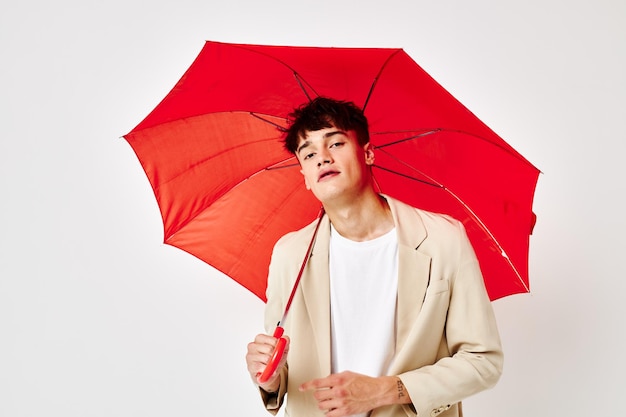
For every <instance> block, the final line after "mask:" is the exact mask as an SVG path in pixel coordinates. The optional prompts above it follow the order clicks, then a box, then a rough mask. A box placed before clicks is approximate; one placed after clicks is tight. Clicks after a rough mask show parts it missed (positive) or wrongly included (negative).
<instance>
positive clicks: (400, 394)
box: [398, 380, 404, 398]
mask: <svg viewBox="0 0 626 417" xmlns="http://www.w3.org/2000/svg"><path fill="white" fill-rule="evenodd" d="M402 397H404V384H403V383H402V381H400V380H398V398H402Z"/></svg>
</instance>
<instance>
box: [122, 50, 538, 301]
mask: <svg viewBox="0 0 626 417" xmlns="http://www.w3.org/2000/svg"><path fill="white" fill-rule="evenodd" d="M316 96H328V97H332V98H335V99H339V100H349V101H353V102H354V103H355V104H357V105H359V106H361V107H362V108H364V111H365V115H366V116H367V118H368V120H369V124H370V130H371V140H372V143H373V145H374V146H375V148H376V149H377V150H376V166H375V167H374V168H373V169H374V171H373V172H374V177H375V180H376V182H377V184H378V186H379V188H380V191H381V192H382V193H384V194H388V195H390V196H393V197H395V198H397V199H399V200H402V201H404V202H406V203H409V204H411V205H414V206H416V207H420V208H423V209H426V210H430V211H435V212H440V213H447V214H450V215H452V216H453V217H455V218H457V219H459V220H461V221H462V222H463V223H464V224H465V227H466V229H467V232H468V235H469V238H470V240H471V242H472V244H473V245H474V248H475V250H476V254H477V256H478V259H479V261H480V264H481V268H482V270H483V275H484V279H485V284H486V286H487V291H488V292H489V296H490V298H491V299H492V300H494V299H497V298H500V297H504V296H506V295H510V294H515V293H520V292H528V291H529V283H528V246H529V235H530V233H531V231H532V227H533V225H534V215H533V213H532V199H533V194H534V190H535V186H536V182H537V178H538V175H539V171H538V170H537V169H536V168H535V167H534V166H533V165H532V164H531V163H529V162H528V161H527V160H526V159H525V158H524V157H523V156H522V155H520V154H519V153H518V152H517V151H515V150H514V149H513V148H512V147H511V146H509V145H508V144H507V143H506V142H505V141H504V140H503V139H501V138H500V137H499V136H498V135H497V134H496V133H494V132H493V131H492V130H491V129H490V128H489V127H487V126H486V125H485V124H484V123H482V122H481V121H480V120H479V119H478V118H477V117H476V116H474V115H473V114H472V113H471V112H470V111H469V110H468V109H467V108H465V107H464V106H463V105H462V104H461V103H459V102H458V101H457V100H456V99H455V98H454V97H453V96H452V95H450V94H449V93H448V92H447V91H446V90H445V89H443V88H442V87H441V86H440V85H439V84H438V83H437V82H436V81H434V80H433V79H432V78H431V77H430V76H429V75H428V74H427V73H426V72H425V71H424V70H423V69H422V68H420V67H419V66H418V65H417V64H416V63H415V62H414V61H413V60H412V59H411V58H410V57H409V56H408V55H407V54H406V53H405V52H404V51H403V50H402V49H387V48H316V47H287V46H261V45H243V44H227V43H218V42H207V43H206V44H205V46H204V48H203V49H202V51H201V52H200V54H199V55H198V57H197V58H196V60H195V61H194V63H193V64H192V65H191V67H190V68H189V69H188V70H187V72H186V73H185V74H184V75H183V77H182V78H181V79H180V81H179V82H178V83H177V84H176V86H175V87H174V88H173V89H172V91H171V92H170V93H169V94H168V95H167V96H166V97H165V98H164V99H163V101H162V102H161V103H160V104H159V105H158V106H157V107H156V108H155V109H154V110H153V111H152V112H151V113H150V114H149V115H148V116H147V117H146V118H145V119H144V120H143V121H142V122H141V123H139V124H138V125H137V127H135V128H134V129H133V130H132V131H131V132H130V133H128V134H127V135H125V138H126V140H127V141H128V142H129V143H130V145H131V146H132V148H133V150H134V151H135V153H136V154H137V157H138V158H139V161H140V162H141V165H142V166H143V168H144V170H145V172H146V174H147V176H148V178H149V180H150V184H151V185H152V188H153V190H154V193H155V196H156V199H157V202H158V204H159V208H160V210H161V215H162V217H163V225H164V241H165V243H168V244H170V245H173V246H176V247H178V248H180V249H182V250H184V251H187V252H189V253H191V254H193V255H195V256H196V257H198V258H200V259H202V260H203V261H205V262H207V263H208V264H210V265H212V266H213V267H215V268H216V269H218V270H220V271H222V272H223V273H225V274H226V275H228V276H230V277H231V278H233V279H235V280H236V281H237V282H239V283H240V284H241V285H243V286H244V287H246V288H248V289H249V290H250V291H252V292H253V293H254V294H256V295H257V296H258V297H259V298H261V299H262V300H265V287H266V275H267V269H268V265H269V261H270V255H271V251H272V248H273V246H274V243H275V242H276V241H277V240H278V238H279V237H280V236H282V235H283V234H285V233H286V232H288V231H292V230H296V229H298V228H300V227H302V226H304V225H306V224H308V223H310V222H311V221H313V219H314V218H315V217H316V215H317V214H318V212H319V210H320V204H319V202H317V200H316V199H315V198H314V197H313V195H312V194H310V192H308V191H307V190H306V189H305V187H304V184H303V180H302V176H301V174H300V172H299V169H298V166H297V161H296V160H295V159H294V157H292V155H290V154H289V153H288V152H286V151H285V150H284V149H283V147H282V143H281V137H282V132H281V128H282V127H284V126H285V124H286V116H287V115H288V114H289V113H290V112H291V111H292V110H293V109H294V108H295V107H297V106H299V105H300V104H302V103H303V102H306V101H307V100H310V99H311V98H313V97H316ZM303 255H304V254H303Z"/></svg>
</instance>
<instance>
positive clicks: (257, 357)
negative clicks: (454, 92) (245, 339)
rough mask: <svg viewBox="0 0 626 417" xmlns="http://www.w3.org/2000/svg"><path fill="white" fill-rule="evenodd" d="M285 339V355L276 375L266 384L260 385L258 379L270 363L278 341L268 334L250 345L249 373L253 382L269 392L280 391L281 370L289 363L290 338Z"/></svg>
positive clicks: (258, 337) (248, 356)
mask: <svg viewBox="0 0 626 417" xmlns="http://www.w3.org/2000/svg"><path fill="white" fill-rule="evenodd" d="M285 339H287V344H286V345H285V353H284V354H283V357H282V359H281V361H280V363H279V365H278V368H276V372H274V375H272V376H271V377H270V379H268V380H267V382H265V383H264V384H261V383H259V380H258V377H259V376H260V375H261V373H262V372H263V370H264V369H265V367H266V366H267V363H268V362H269V361H270V358H271V357H272V353H273V352H274V347H275V346H276V342H277V341H278V339H276V338H275V337H273V336H269V335H266V334H259V335H257V336H256V337H255V338H254V342H251V343H249V344H248V353H246V364H247V365H248V372H249V373H250V377H251V378H252V380H253V381H254V382H255V383H256V384H257V385H259V386H260V387H261V388H263V389H264V390H265V391H267V392H275V391H278V388H279V385H280V370H281V369H282V367H283V366H285V363H286V362H287V353H288V352H289V338H288V337H286V336H285Z"/></svg>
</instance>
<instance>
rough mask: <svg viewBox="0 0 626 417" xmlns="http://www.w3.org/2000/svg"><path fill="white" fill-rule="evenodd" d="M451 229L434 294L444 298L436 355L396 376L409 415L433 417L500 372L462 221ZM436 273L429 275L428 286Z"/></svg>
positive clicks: (497, 346) (492, 326) (495, 337)
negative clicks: (441, 283)
mask: <svg viewBox="0 0 626 417" xmlns="http://www.w3.org/2000/svg"><path fill="white" fill-rule="evenodd" d="M455 234H456V239H454V237H455V236H452V237H453V239H452V241H453V242H454V241H456V242H455V243H453V242H450V241H447V242H444V243H443V244H444V245H447V246H449V247H452V248H453V249H452V250H451V251H450V252H446V251H444V252H442V253H443V254H445V255H446V256H448V257H450V258H451V259H444V260H443V262H453V263H456V264H455V265H454V264H453V266H452V268H450V269H449V270H450V272H449V273H445V274H443V275H446V276H444V277H443V278H444V280H448V291H447V292H443V293H441V294H436V295H435V297H437V296H445V297H447V303H448V308H447V319H446V321H445V327H444V329H442V333H443V337H442V343H441V346H440V348H439V352H438V354H437V360H436V361H435V362H434V363H433V364H432V365H427V366H423V367H420V368H419V369H414V370H409V371H407V372H405V373H402V374H400V375H398V376H399V377H400V379H401V380H402V382H403V384H404V385H405V387H406V389H407V390H408V392H409V395H410V396H411V400H412V402H413V404H412V406H405V407H404V410H405V412H406V414H407V415H408V416H415V415H419V416H436V415H438V414H439V413H441V412H444V411H446V410H448V409H449V408H450V407H452V406H453V405H454V404H456V403H458V402H460V401H461V400H462V399H464V398H466V397H468V396H470V395H473V394H475V393H477V392H479V391H482V390H484V389H487V388H491V387H492V386H494V385H495V384H496V382H497V381H498V379H499V378H500V375H501V373H502V365H503V354H502V347H501V343H500V336H499V334H498V329H497V325H496V320H495V316H494V313H493V309H492V306H491V302H490V300H489V298H488V296H487V292H486V289H485V285H484V281H483V277H482V274H481V271H480V267H479V264H478V260H477V259H476V255H475V253H474V250H473V248H472V246H471V243H470V241H469V239H468V238H467V235H466V233H465V229H464V228H463V226H462V224H461V223H457V227H456V233H455ZM432 262H433V264H434V263H436V262H440V261H439V260H437V259H433V260H432ZM434 269H437V268H436V267H435V268H434ZM439 278H441V277H431V285H432V282H433V280H437V279H439ZM433 292H434V291H433ZM428 297H429V295H428V293H427V295H426V298H427V299H428ZM426 301H427V300H425V304H424V307H423V308H426ZM438 302H443V301H438Z"/></svg>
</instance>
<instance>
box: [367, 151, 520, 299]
mask: <svg viewBox="0 0 626 417" xmlns="http://www.w3.org/2000/svg"><path fill="white" fill-rule="evenodd" d="M381 151H382V152H384V153H385V154H386V155H387V156H389V157H390V158H392V159H394V160H396V161H397V162H399V163H400V164H402V165H404V166H406V167H407V168H409V169H411V170H413V171H416V172H418V173H419V174H421V175H423V176H425V177H426V178H428V179H429V180H431V181H432V182H428V181H425V180H421V179H419V178H415V177H412V176H410V175H406V174H402V173H400V172H395V171H393V170H390V169H387V168H383V167H381V166H379V165H375V166H376V167H377V168H379V169H382V170H385V171H388V172H391V173H394V174H397V175H400V176H402V177H404V178H408V179H411V180H414V181H418V182H421V183H423V184H427V185H432V186H435V187H437V188H440V189H442V190H443V191H445V192H447V193H448V194H449V195H450V196H452V198H454V199H455V200H456V201H458V202H459V203H460V204H461V205H462V206H463V207H464V208H465V210H466V211H467V212H468V213H469V215H470V216H471V217H472V218H473V219H474V220H475V221H476V223H477V224H478V226H479V227H480V228H481V229H482V230H483V232H484V233H486V234H487V236H488V237H489V238H490V239H491V240H492V241H493V243H494V244H495V245H496V246H497V248H498V250H499V251H500V255H502V257H503V258H504V259H505V260H506V262H507V263H508V264H509V266H510V267H511V269H512V270H513V272H514V273H515V275H516V276H517V279H518V280H519V281H520V282H521V283H522V286H523V287H524V289H525V290H526V292H530V289H529V288H528V286H527V285H526V283H525V282H524V279H523V278H522V275H521V274H520V273H519V271H518V270H517V268H516V267H515V265H514V264H513V262H512V261H511V259H510V258H509V255H507V253H506V251H505V250H504V248H503V247H502V245H501V244H500V242H499V241H498V239H496V237H495V236H494V235H493V233H491V231H490V230H489V228H487V226H486V225H485V223H484V222H483V221H482V219H481V218H480V217H479V216H478V215H477V214H476V212H474V210H472V209H471V207H470V206H468V205H467V204H466V203H465V201H463V199H461V197H459V196H458V195H456V194H455V193H454V192H453V191H452V190H450V189H449V188H448V187H446V186H445V185H443V184H441V183H439V182H438V181H436V180H435V179H434V178H432V177H430V176H429V175H427V174H426V173H424V172H422V171H420V170H418V169H416V168H415V167H413V166H411V165H410V164H408V163H406V162H404V161H402V160H400V159H398V158H397V157H395V156H394V155H391V154H390V153H389V152H386V151H385V150H384V149H381Z"/></svg>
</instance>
